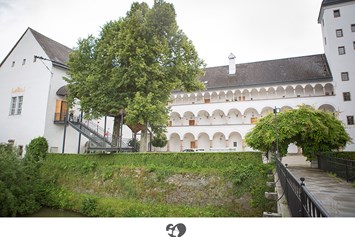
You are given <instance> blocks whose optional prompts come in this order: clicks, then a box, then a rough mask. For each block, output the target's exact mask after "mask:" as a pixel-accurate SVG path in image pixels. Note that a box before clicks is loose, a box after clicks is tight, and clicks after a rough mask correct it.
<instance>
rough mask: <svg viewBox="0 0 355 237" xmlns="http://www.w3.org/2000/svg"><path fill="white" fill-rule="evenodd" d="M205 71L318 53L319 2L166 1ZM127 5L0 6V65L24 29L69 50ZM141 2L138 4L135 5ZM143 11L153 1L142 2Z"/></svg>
mask: <svg viewBox="0 0 355 237" xmlns="http://www.w3.org/2000/svg"><path fill="white" fill-rule="evenodd" d="M166 1H167V2H171V3H173V4H174V6H175V10H176V13H177V21H178V25H179V27H180V28H181V29H182V30H183V31H184V32H185V34H186V35H187V36H188V37H189V38H190V39H191V40H192V41H193V43H194V45H195V47H196V49H197V51H198V53H199V56H200V58H202V59H203V60H205V62H206V63H207V66H208V67H211V66H221V65H227V64H228V56H229V54H230V53H233V54H234V55H236V62H237V63H244V62H255V61H262V60H271V59H278V58H288V57H296V56H305V55H311V54H318V53H323V52H324V50H323V44H322V35H321V28H320V25H318V23H317V18H318V14H319V9H320V5H321V2H322V0H166ZM132 2H134V1H133V0H100V1H97V0H96V1H93V0H60V1H58V0H30V1H29V0H0V62H1V61H2V60H3V59H4V57H5V56H6V55H7V54H8V53H9V51H10V50H11V48H12V47H13V46H14V45H15V43H16V42H17V40H18V39H19V38H20V37H21V35H22V34H23V33H24V32H25V30H26V29H27V27H31V28H33V29H34V30H36V31H38V32H40V33H42V34H44V35H46V36H48V37H49V38H51V39H53V40H56V41H58V42H60V43H62V44H64V45H66V46H68V47H70V48H73V47H75V46H76V43H77V41H78V39H79V38H84V37H87V36H88V35H89V34H94V35H97V34H98V32H99V31H100V27H101V26H102V25H104V24H105V23H106V22H107V21H109V20H115V19H118V18H119V17H124V16H125V15H126V12H127V11H128V10H129V9H130V6H131V4H132ZM139 2H141V1H139ZM146 2H147V3H148V4H149V5H152V4H153V2H154V1H153V0H146Z"/></svg>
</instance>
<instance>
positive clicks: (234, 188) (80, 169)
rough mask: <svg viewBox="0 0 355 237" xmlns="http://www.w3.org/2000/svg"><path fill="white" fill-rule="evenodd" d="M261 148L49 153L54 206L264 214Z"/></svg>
mask: <svg viewBox="0 0 355 237" xmlns="http://www.w3.org/2000/svg"><path fill="white" fill-rule="evenodd" d="M269 170H270V167H268V166H265V165H263V164H262V162H261V155H260V153H146V154H139V153H133V154H118V155H59V154H49V155H48V158H47V159H46V160H45V162H44V165H43V166H42V168H41V176H42V177H43V178H45V179H46V181H47V190H48V193H49V197H48V200H47V204H48V205H50V206H54V207H58V208H62V209H70V210H74V211H80V212H82V213H85V214H86V215H90V216H125V217H128V216H143V217H148V216H149V217H150V216H159V217H163V216H164V217H166V216H170V217H172V216H174V217H178V216H181V217H188V216H195V217H201V216H218V217H222V216H261V215H262V212H263V211H269V210H267V209H268V208H271V206H272V205H270V203H268V202H267V201H266V200H265V199H264V192H265V191H266V187H265V182H266V177H267V175H266V174H267V173H268V172H269Z"/></svg>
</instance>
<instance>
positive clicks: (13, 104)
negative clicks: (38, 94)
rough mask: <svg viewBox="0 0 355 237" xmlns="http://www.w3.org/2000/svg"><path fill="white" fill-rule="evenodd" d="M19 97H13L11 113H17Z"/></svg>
mask: <svg viewBox="0 0 355 237" xmlns="http://www.w3.org/2000/svg"><path fill="white" fill-rule="evenodd" d="M16 101H17V97H11V105H10V115H14V114H15V110H16Z"/></svg>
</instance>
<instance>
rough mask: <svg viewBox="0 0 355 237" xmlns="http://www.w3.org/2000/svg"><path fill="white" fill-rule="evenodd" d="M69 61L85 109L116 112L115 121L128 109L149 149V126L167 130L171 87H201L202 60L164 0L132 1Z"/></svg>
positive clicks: (72, 84) (157, 130) (74, 89)
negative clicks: (119, 16)
mask: <svg viewBox="0 0 355 237" xmlns="http://www.w3.org/2000/svg"><path fill="white" fill-rule="evenodd" d="M69 67H70V76H71V78H70V79H68V82H69V90H70V93H71V96H72V98H74V97H77V98H79V99H80V104H81V106H82V109H83V111H85V112H86V113H90V114H92V115H94V116H97V117H98V116H103V115H111V116H114V117H115V118H117V121H116V119H115V124H116V122H118V121H119V120H120V117H119V116H120V113H119V111H120V109H124V110H125V114H126V118H125V120H126V123H128V124H131V125H134V124H140V125H141V127H142V133H141V134H142V136H141V151H146V150H147V133H148V129H149V128H151V129H152V130H153V132H155V133H157V134H161V133H163V132H164V128H165V126H166V123H167V119H168V108H167V104H168V102H169V98H170V94H171V93H172V91H174V90H182V91H196V90H201V89H203V84H202V83H201V82H200V81H199V80H197V78H198V77H199V76H200V75H202V73H203V67H204V63H203V61H202V60H201V59H200V58H199V57H198V54H197V52H196V50H195V48H194V46H193V44H192V42H191V41H190V40H189V39H188V37H187V36H186V35H185V34H184V33H183V32H182V31H181V30H179V27H178V25H177V23H176V13H175V10H174V6H173V5H172V4H170V3H166V2H164V1H162V0H156V1H155V2H154V5H153V7H152V8H150V7H149V6H148V5H147V4H146V3H133V4H132V6H131V9H130V11H129V12H128V13H127V15H126V17H125V18H122V19H120V20H119V21H115V22H110V23H108V24H106V25H105V26H104V27H103V28H102V32H101V34H100V37H98V38H97V39H95V38H94V37H92V36H89V37H88V38H87V39H84V40H81V41H79V47H78V49H77V50H76V51H75V52H74V53H73V54H72V55H71V57H70V60H69ZM115 128H119V126H115ZM114 130H116V129H114ZM114 134H115V131H114ZM116 134H118V133H117V132H116Z"/></svg>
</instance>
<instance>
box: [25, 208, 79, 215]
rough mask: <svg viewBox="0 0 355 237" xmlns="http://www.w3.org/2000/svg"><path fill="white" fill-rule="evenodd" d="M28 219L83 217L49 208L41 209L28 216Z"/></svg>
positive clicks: (71, 212) (75, 213)
mask: <svg viewBox="0 0 355 237" xmlns="http://www.w3.org/2000/svg"><path fill="white" fill-rule="evenodd" d="M28 217H85V216H84V215H83V214H81V213H77V212H73V211H65V210H58V209H52V208H50V207H42V208H41V209H40V210H39V211H38V212H36V213H33V214H31V215H29V216H28Z"/></svg>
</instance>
